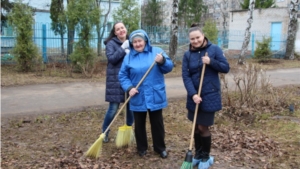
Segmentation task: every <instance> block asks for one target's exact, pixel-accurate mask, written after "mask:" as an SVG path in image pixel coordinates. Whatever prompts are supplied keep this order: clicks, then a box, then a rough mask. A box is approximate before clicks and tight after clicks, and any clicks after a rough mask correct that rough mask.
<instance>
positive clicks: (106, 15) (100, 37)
mask: <svg viewBox="0 0 300 169" xmlns="http://www.w3.org/2000/svg"><path fill="white" fill-rule="evenodd" d="M110 9H111V0H109V1H108V10H107V12H106V14H105V16H104V21H103V26H102V32H101V35H100V34H98V45H100V46H99V50H100V54H101V50H102V43H101V39H103V35H104V31H105V27H106V24H107V18H108V14H109V13H110ZM99 41H100V42H99ZM99 43H100V44H99Z"/></svg>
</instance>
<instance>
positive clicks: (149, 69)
mask: <svg viewBox="0 0 300 169" xmlns="http://www.w3.org/2000/svg"><path fill="white" fill-rule="evenodd" d="M155 63H156V62H155V61H154V62H153V63H152V65H151V66H150V67H149V68H148V70H147V72H146V73H145V74H144V76H143V77H142V79H141V80H140V81H139V83H138V84H137V86H136V87H135V88H136V89H138V88H139V87H140V85H141V84H142V82H143V81H144V80H145V78H146V77H147V75H148V74H149V72H150V71H151V69H152V68H153V67H154V65H155ZM130 99H131V96H130V95H129V97H128V98H127V99H126V101H125V102H124V104H123V105H122V106H121V108H120V109H119V111H118V113H117V114H116V115H115V117H114V119H113V120H112V121H111V123H110V124H109V126H108V127H107V128H106V130H105V131H104V133H106V132H107V131H108V130H109V128H110V127H111V125H112V124H113V122H114V121H115V120H116V119H117V116H118V115H119V114H120V113H121V112H122V110H123V109H124V107H125V106H126V105H127V103H128V102H129V100H130Z"/></svg>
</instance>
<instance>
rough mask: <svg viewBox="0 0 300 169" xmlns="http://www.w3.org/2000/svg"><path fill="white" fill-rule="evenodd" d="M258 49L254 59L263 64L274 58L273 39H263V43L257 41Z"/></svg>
mask: <svg viewBox="0 0 300 169" xmlns="http://www.w3.org/2000/svg"><path fill="white" fill-rule="evenodd" d="M256 45H257V48H256V49H255V52H254V58H255V59H258V60H259V61H261V62H265V61H268V60H270V59H271V58H272V51H271V38H270V37H269V38H266V37H263V40H262V42H259V41H256Z"/></svg>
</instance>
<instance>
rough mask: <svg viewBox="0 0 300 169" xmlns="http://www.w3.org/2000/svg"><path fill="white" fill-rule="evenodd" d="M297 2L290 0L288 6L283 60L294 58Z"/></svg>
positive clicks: (297, 0)
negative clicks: (288, 19)
mask: <svg viewBox="0 0 300 169" xmlns="http://www.w3.org/2000/svg"><path fill="white" fill-rule="evenodd" d="M298 5H299V0H291V4H290V21H289V27H288V37H287V41H286V52H285V56H284V59H290V60H293V59H294V58H295V55H294V52H295V38H296V34H297V26H298V23H297V22H298V21H297V14H298Z"/></svg>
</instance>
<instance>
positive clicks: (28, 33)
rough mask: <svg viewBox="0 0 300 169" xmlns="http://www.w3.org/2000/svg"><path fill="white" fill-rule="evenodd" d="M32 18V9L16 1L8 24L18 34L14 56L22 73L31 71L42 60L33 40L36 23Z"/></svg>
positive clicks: (13, 51)
mask: <svg viewBox="0 0 300 169" xmlns="http://www.w3.org/2000/svg"><path fill="white" fill-rule="evenodd" d="M32 16H33V11H32V9H31V8H30V7H29V6H27V5H25V4H22V2H21V1H16V3H15V4H14V7H13V9H12V12H11V13H10V14H9V15H8V23H9V24H10V25H11V26H12V27H13V28H14V32H15V34H16V44H15V47H14V48H13V50H12V54H13V56H14V59H15V60H16V61H17V63H18V66H19V67H20V69H21V71H24V72H27V71H30V70H31V69H32V68H33V66H34V65H35V64H36V62H37V61H38V60H39V61H40V60H41V59H40V58H41V56H40V55H38V48H37V46H36V45H35V44H34V42H33V39H32V36H33V29H32V25H33V22H34V20H33V17H32ZM39 57H40V58H39Z"/></svg>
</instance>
